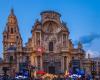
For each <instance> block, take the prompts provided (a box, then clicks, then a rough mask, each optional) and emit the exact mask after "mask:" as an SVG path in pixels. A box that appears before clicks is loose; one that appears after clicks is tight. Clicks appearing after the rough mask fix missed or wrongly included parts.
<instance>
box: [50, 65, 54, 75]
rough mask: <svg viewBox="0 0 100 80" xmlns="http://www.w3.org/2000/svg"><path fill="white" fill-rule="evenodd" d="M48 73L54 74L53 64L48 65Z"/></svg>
mask: <svg viewBox="0 0 100 80" xmlns="http://www.w3.org/2000/svg"><path fill="white" fill-rule="evenodd" d="M49 73H51V74H55V67H54V66H50V67H49Z"/></svg>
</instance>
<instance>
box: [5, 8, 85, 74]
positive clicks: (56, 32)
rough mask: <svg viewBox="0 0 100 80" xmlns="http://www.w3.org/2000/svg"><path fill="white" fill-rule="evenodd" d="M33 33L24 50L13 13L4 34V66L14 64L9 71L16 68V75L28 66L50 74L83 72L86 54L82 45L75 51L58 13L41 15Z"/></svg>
mask: <svg viewBox="0 0 100 80" xmlns="http://www.w3.org/2000/svg"><path fill="white" fill-rule="evenodd" d="M31 32H32V37H31V38H29V40H28V42H27V43H26V46H25V47H23V45H22V38H21V34H20V32H19V27H18V22H17V18H16V16H15V15H14V12H13V10H11V13H10V15H9V17H8V22H7V24H6V28H5V30H4V32H3V50H4V52H3V55H4V63H11V64H12V65H10V67H13V68H14V70H15V72H18V71H19V70H20V67H21V66H20V65H21V64H22V63H26V62H27V63H28V65H31V66H34V67H35V68H36V69H37V70H44V71H45V72H49V73H61V72H65V71H66V70H70V69H71V68H73V70H74V69H75V68H80V67H81V68H82V65H83V64H82V62H81V61H82V60H83V59H84V58H85V51H84V50H83V49H82V44H81V43H80V42H79V43H78V47H77V48H74V45H73V43H72V41H71V39H70V38H69V34H70V32H69V30H68V26H67V25H66V23H65V22H63V21H61V15H60V14H59V13H57V12H55V11H44V12H42V13H41V20H40V21H39V20H36V22H35V24H34V25H33V27H32V30H31ZM73 61H75V62H74V63H76V64H74V63H73ZM13 68H12V69H13Z"/></svg>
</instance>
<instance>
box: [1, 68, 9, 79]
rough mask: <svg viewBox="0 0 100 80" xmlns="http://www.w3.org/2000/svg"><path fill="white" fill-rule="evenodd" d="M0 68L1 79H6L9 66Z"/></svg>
mask: <svg viewBox="0 0 100 80" xmlns="http://www.w3.org/2000/svg"><path fill="white" fill-rule="evenodd" d="M2 70H3V72H4V77H3V80H6V79H7V71H8V70H9V68H8V67H3V68H2Z"/></svg>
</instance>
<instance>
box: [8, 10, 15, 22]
mask: <svg viewBox="0 0 100 80" xmlns="http://www.w3.org/2000/svg"><path fill="white" fill-rule="evenodd" d="M8 23H9V24H16V23H17V19H16V16H15V15H14V10H13V9H11V12H10V15H9V16H8Z"/></svg>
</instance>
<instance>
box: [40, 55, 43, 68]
mask: <svg viewBox="0 0 100 80" xmlns="http://www.w3.org/2000/svg"><path fill="white" fill-rule="evenodd" d="M40 69H41V70H43V60H42V56H40Z"/></svg>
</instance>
